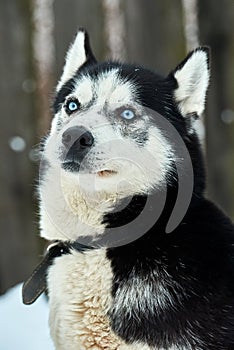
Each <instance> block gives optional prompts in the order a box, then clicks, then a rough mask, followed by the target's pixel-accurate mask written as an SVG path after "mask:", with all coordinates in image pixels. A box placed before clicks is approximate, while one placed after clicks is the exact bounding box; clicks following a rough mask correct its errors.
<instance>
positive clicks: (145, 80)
mask: <svg viewBox="0 0 234 350" xmlns="http://www.w3.org/2000/svg"><path fill="white" fill-rule="evenodd" d="M208 77H209V74H208V53H207V50H206V49H204V48H201V49H197V50H196V51H194V52H193V53H191V54H190V55H189V56H188V57H187V59H186V60H185V61H184V62H182V64H181V65H179V66H178V67H177V68H176V70H174V71H173V72H172V73H171V74H170V75H169V76H168V77H167V78H162V77H160V76H158V75H155V74H154V73H152V72H150V71H148V70H146V69H143V68H142V67H139V66H130V65H123V64H119V63H113V62H110V63H101V64H100V63H99V64H98V63H97V62H96V60H95V58H94V56H93V54H92V51H91V49H90V46H89V40H88V36H87V34H86V33H85V32H84V31H83V30H81V31H79V32H78V33H77V36H76V39H75V41H74V43H73V45H72V46H71V48H70V49H69V51H68V54H67V58H66V63H65V66H64V70H63V74H62V77H61V79H60V81H59V83H58V86H57V94H56V98H55V103H54V111H55V116H54V119H53V121H52V126H51V130H50V133H49V136H48V138H47V140H46V142H45V147H44V158H45V159H46V161H47V163H48V166H47V170H46V173H45V175H44V176H43V180H42V182H41V214H42V220H41V223H42V231H44V233H43V235H44V236H45V237H47V238H49V239H57V238H58V239H65V237H66V239H76V238H77V236H79V234H78V233H77V232H76V231H75V230H74V229H72V230H71V229H70V231H69V230H66V232H65V234H64V232H63V233H62V235H61V234H59V233H56V228H55V229H49V228H48V225H49V226H50V227H51V223H52V222H54V221H55V226H56V227H57V228H58V227H59V228H60V229H59V230H60V231H61V223H60V221H61V220H60V219H59V218H58V215H60V216H61V217H62V221H63V222H64V220H65V221H66V218H65V217H66V215H64V212H65V213H66V214H67V217H69V220H68V221H69V222H68V221H67V227H72V224H74V223H76V224H75V227H76V228H77V229H78V230H82V229H83V230H84V228H83V226H82V225H81V226H82V228H81V226H80V224H78V221H79V223H80V222H83V223H85V224H88V225H91V226H92V227H94V231H95V232H96V233H101V232H103V224H102V218H103V215H104V214H105V213H107V212H108V211H109V210H113V207H114V206H115V205H116V203H117V202H118V201H119V200H120V199H123V198H125V197H129V196H133V195H139V194H148V193H150V192H152V191H154V190H157V189H159V188H160V186H161V185H162V184H163V183H165V181H170V177H173V162H174V161H175V160H176V158H177V155H176V154H175V150H174V149H173V146H172V142H171V140H170V139H168V135H167V132H165V130H162V129H161V128H160V127H159V125H158V123H157V118H158V116H159V114H160V115H162V116H163V117H165V118H166V119H167V120H169V121H170V122H171V123H172V124H173V125H174V126H175V127H176V128H177V129H178V130H179V132H180V133H181V137H182V138H183V139H188V137H191V135H193V134H194V133H195V132H196V130H195V129H196V122H195V120H196V119H197V118H196V117H197V116H198V115H200V114H201V113H202V111H203V109H204V100H205V94H206V90H207V86H208ZM188 120H189V122H188ZM85 208H86V209H85ZM59 212H60V214H58V213H59ZM84 212H86V214H85V213H84ZM62 213H63V214H62ZM45 217H47V218H45ZM77 220H78V221H77ZM57 221H59V222H57ZM45 222H46V224H45V225H44V223H45ZM49 222H50V223H49ZM52 225H53V223H52ZM65 226H66V225H64V227H65ZM52 231H53V233H52ZM71 231H72V232H71ZM84 231H85V233H87V232H88V230H84ZM90 231H92V230H89V233H90ZM50 232H51V233H50ZM62 236H63V237H62Z"/></svg>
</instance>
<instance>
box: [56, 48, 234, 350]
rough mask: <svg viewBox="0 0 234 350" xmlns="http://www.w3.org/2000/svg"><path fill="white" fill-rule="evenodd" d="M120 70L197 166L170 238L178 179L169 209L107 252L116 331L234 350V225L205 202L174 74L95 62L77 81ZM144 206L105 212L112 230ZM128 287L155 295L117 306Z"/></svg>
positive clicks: (135, 203) (129, 337) (198, 158)
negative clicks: (132, 238) (138, 235)
mask: <svg viewBox="0 0 234 350" xmlns="http://www.w3.org/2000/svg"><path fill="white" fill-rule="evenodd" d="M204 50H207V49H205V48H204ZM187 59H188V58H187ZM182 64H184V62H183V63H182ZM115 67H118V68H119V69H120V73H119V74H120V76H121V77H122V78H123V79H125V80H130V81H131V82H132V83H133V84H134V85H135V86H136V87H137V90H138V96H139V100H140V102H141V104H142V105H143V106H145V107H149V108H151V109H153V110H154V111H157V112H158V113H160V114H161V115H163V116H164V117H165V118H167V119H168V120H169V121H170V122H171V123H172V124H173V126H174V127H175V128H176V129H177V130H178V132H179V133H180V135H181V137H182V138H183V140H184V142H185V144H186V146H187V148H188V150H189V153H190V156H191V159H192V163H193V169H194V191H193V196H192V200H191V204H190V206H189V208H188V211H187V213H186V215H185V217H184V219H183V220H182V222H181V223H180V225H179V226H178V227H177V228H176V229H175V230H174V231H173V232H172V233H171V234H166V233H165V227H166V224H167V221H168V218H169V216H170V213H171V210H172V208H173V204H174V202H175V199H176V195H177V181H176V179H177V178H176V176H174V177H173V180H171V181H170V182H169V183H168V192H167V201H166V205H165V208H164V210H163V213H162V215H161V217H160V219H159V220H158V221H157V222H156V224H155V225H154V226H153V227H152V228H151V229H150V230H149V231H148V232H147V233H146V234H145V235H144V236H143V237H141V238H139V239H138V240H136V241H134V242H132V243H130V244H128V245H124V246H121V247H117V248H109V249H108V252H107V257H108V259H110V261H111V265H112V269H113V274H114V279H113V290H112V296H113V307H112V309H111V310H110V312H109V317H110V322H111V327H112V329H113V330H114V331H115V332H116V333H117V334H118V335H119V336H120V337H121V338H123V339H124V340H126V341H127V342H129V343H131V342H134V341H139V342H143V343H147V344H149V345H150V346H152V347H157V348H158V347H159V348H160V347H161V348H163V349H169V348H170V346H173V345H177V346H178V348H179V349H180V348H181V349H182V348H183V347H185V348H186V347H187V348H188V349H196V350H199V349H202V350H204V349H209V350H231V349H234V227H233V224H232V223H231V221H230V220H229V219H228V218H227V217H226V216H225V215H224V214H223V213H222V212H221V211H220V210H219V209H218V208H217V207H216V206H215V205H214V204H212V203H211V202H210V201H208V200H207V199H205V197H204V190H205V171H204V162H203V156H202V152H201V147H200V144H199V141H198V138H197V136H196V135H195V134H190V133H188V125H187V122H186V121H185V118H184V117H182V115H181V114H180V112H179V110H178V108H177V105H176V103H175V101H174V98H173V96H174V90H175V89H176V88H177V82H176V80H175V78H174V76H173V74H169V76H168V77H166V78H163V77H161V76H158V75H156V74H154V73H153V72H151V71H150V70H146V69H143V68H142V67H140V66H134V65H124V64H120V63H117V62H106V63H101V64H100V63H99V64H97V63H96V62H95V60H92V59H91V60H90V62H89V63H88V64H85V65H83V66H82V67H81V68H80V69H79V70H78V71H77V73H76V76H75V77H77V76H79V74H81V73H82V74H88V75H90V76H91V77H93V78H95V77H97V76H98V75H99V74H100V73H101V72H103V71H107V70H109V69H112V68H115ZM178 67H181V65H180V66H178ZM75 77H73V78H72V79H70V80H69V81H68V82H67V83H66V84H64V86H63V87H62V88H61V90H60V91H59V93H58V95H57V97H56V100H55V104H54V109H55V112H57V111H58V110H59V108H60V106H61V104H62V103H63V102H64V100H65V97H66V96H67V95H68V94H69V93H70V92H71V91H72V89H73V82H74V78H75ZM192 117H194V115H192V116H191V118H192ZM175 171H176V169H175ZM151 195H154V194H153V193H152V194H151ZM145 201H146V197H145V196H142V197H141V196H138V197H134V198H133V200H132V201H131V203H130V205H129V206H128V207H127V208H125V210H123V211H120V212H119V213H116V212H115V213H109V214H107V215H106V216H105V218H104V221H105V222H106V223H107V224H108V227H117V226H122V225H124V224H126V223H128V222H129V221H131V220H132V218H134V216H135V215H137V214H138V213H139V212H140V211H141V210H142V209H143V208H144V205H145ZM126 286H128V290H129V291H131V290H132V291H134V293H135V295H137V293H136V290H137V289H138V287H139V291H142V290H144V289H145V290H147V289H148V290H150V291H151V294H150V296H148V295H145V294H144V293H141V294H139V295H138V299H137V298H136V299H133V298H131V297H130V296H131V293H130V294H128V293H127V294H126V298H127V300H126V303H124V305H119V304H118V294H119V292H120V293H121V291H122V293H125V292H126ZM160 286H161V287H163V290H162V291H161V295H160V293H159V287H160ZM134 293H133V294H134ZM139 293H140V292H139ZM163 293H164V294H163ZM160 298H161V301H160ZM126 305H127V306H126Z"/></svg>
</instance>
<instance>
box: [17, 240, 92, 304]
mask: <svg viewBox="0 0 234 350" xmlns="http://www.w3.org/2000/svg"><path fill="white" fill-rule="evenodd" d="M72 249H75V250H77V251H79V252H85V251H87V250H90V249H94V248H93V247H91V246H85V245H83V244H80V243H78V242H73V243H70V242H61V241H54V242H53V243H51V244H50V245H49V246H48V248H47V251H46V254H45V256H44V258H43V260H42V261H41V262H40V264H39V265H38V266H37V267H36V268H35V270H34V271H33V273H32V274H31V276H30V277H29V278H28V280H27V281H26V282H25V283H24V285H23V290H22V294H23V303H24V304H26V305H30V304H32V303H34V301H36V300H37V298H38V297H39V296H40V295H41V294H42V293H43V292H44V291H45V290H46V288H47V282H46V277H47V270H48V268H49V266H50V265H52V263H53V261H54V259H55V258H57V257H59V256H62V255H64V254H71V250H72Z"/></svg>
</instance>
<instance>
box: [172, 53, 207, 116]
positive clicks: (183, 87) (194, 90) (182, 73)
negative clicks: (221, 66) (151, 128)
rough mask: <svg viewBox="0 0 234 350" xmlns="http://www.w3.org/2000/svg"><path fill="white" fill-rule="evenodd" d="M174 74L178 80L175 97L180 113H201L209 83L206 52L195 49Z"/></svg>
mask: <svg viewBox="0 0 234 350" xmlns="http://www.w3.org/2000/svg"><path fill="white" fill-rule="evenodd" d="M174 76H175V78H176V80H177V82H178V88H177V89H176V91H175V99H176V101H177V103H178V104H179V108H180V110H181V113H182V115H184V116H186V115H187V114H188V113H193V112H195V113H197V114H198V115H201V113H202V112H203V110H204V106H205V98H206V91H207V88H208V84H209V68H208V57H207V53H206V52H205V51H203V50H199V49H197V50H196V51H194V53H193V54H192V55H191V57H190V58H189V59H188V60H187V61H186V62H185V64H184V65H183V66H182V67H181V68H180V69H178V70H176V72H175V73H174Z"/></svg>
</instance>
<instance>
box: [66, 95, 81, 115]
mask: <svg viewBox="0 0 234 350" xmlns="http://www.w3.org/2000/svg"><path fill="white" fill-rule="evenodd" d="M79 107H80V104H79V101H78V100H76V99H74V100H70V101H67V103H66V106H65V108H66V112H67V114H71V113H73V112H75V111H77V109H78V108H79Z"/></svg>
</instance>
